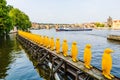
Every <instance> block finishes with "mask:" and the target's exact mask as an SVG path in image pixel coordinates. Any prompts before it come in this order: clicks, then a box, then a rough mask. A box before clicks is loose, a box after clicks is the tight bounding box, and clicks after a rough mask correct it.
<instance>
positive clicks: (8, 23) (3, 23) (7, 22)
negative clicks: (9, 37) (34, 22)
mask: <svg viewBox="0 0 120 80" xmlns="http://www.w3.org/2000/svg"><path fill="white" fill-rule="evenodd" d="M8 13H9V11H8V7H7V6H6V1H5V0H0V36H3V35H4V34H8V33H9V31H10V30H11V29H12V28H13V25H12V20H11V18H10V17H9V14H8Z"/></svg>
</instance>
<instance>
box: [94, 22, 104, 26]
mask: <svg viewBox="0 0 120 80" xmlns="http://www.w3.org/2000/svg"><path fill="white" fill-rule="evenodd" d="M95 25H96V26H97V27H104V26H105V25H104V24H103V23H99V22H96V23H95Z"/></svg>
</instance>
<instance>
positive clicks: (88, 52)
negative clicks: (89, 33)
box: [83, 44, 92, 69]
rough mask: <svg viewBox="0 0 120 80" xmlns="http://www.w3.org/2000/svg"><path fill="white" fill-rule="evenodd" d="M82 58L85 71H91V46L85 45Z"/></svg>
mask: <svg viewBox="0 0 120 80" xmlns="http://www.w3.org/2000/svg"><path fill="white" fill-rule="evenodd" d="M83 57H84V66H85V67H86V68H87V69H91V68H92V66H91V65H90V63H91V58H92V51H91V44H86V47H85V49H84V56H83Z"/></svg>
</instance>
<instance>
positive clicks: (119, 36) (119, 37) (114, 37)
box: [107, 35, 120, 41]
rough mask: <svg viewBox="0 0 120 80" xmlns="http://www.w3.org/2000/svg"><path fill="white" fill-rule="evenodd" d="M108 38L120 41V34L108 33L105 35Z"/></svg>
mask: <svg viewBox="0 0 120 80" xmlns="http://www.w3.org/2000/svg"><path fill="white" fill-rule="evenodd" d="M107 39H108V40H115V41H120V35H109V36H108V37H107Z"/></svg>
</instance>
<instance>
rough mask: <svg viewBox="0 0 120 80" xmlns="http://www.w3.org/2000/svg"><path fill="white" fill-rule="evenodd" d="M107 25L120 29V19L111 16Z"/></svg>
mask: <svg viewBox="0 0 120 80" xmlns="http://www.w3.org/2000/svg"><path fill="white" fill-rule="evenodd" d="M107 26H108V27H111V28H112V29H120V20H112V18H111V17H110V16H109V18H108V19H107Z"/></svg>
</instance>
